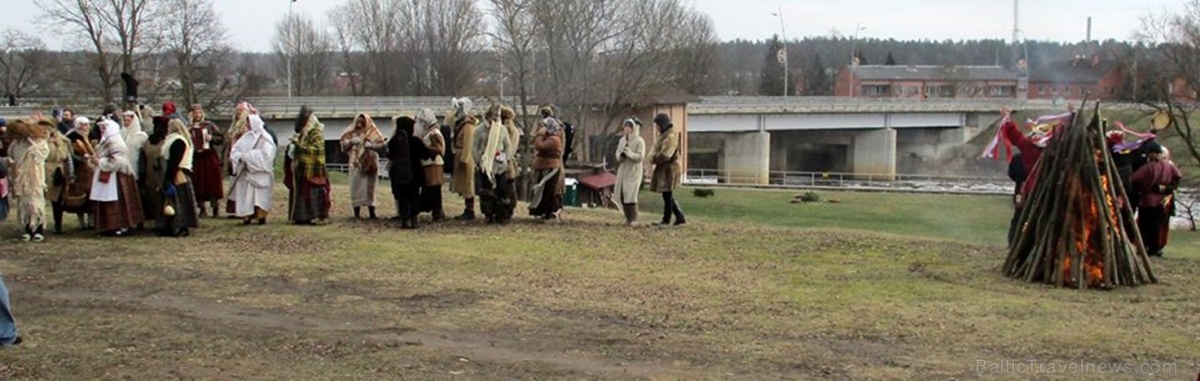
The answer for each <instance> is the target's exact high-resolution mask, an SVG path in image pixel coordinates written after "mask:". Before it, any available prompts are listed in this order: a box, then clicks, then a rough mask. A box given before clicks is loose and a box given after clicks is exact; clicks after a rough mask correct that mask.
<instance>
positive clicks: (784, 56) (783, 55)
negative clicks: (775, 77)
mask: <svg viewBox="0 0 1200 381" xmlns="http://www.w3.org/2000/svg"><path fill="white" fill-rule="evenodd" d="M771 15H772V16H777V17H779V31H780V32H781V33H782V34H783V50H782V51H780V52H779V61H780V63H782V64H783V96H784V97H785V98H786V97H787V96H788V85H789V82H791V78H790V76H791V73H789V70H788V61H789V60H788V53H787V51H788V48H787V44H788V41H787V27H785V26H784V24H783V8H782V7H780V8H779V12H778V13H772V14H771Z"/></svg>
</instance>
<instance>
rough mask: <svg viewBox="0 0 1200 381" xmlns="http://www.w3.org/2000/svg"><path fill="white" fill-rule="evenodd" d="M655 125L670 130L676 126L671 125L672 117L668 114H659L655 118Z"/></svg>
mask: <svg viewBox="0 0 1200 381" xmlns="http://www.w3.org/2000/svg"><path fill="white" fill-rule="evenodd" d="M654 124H656V125H658V127H660V128H669V127H671V126H673V125H674V123H671V116H670V115H667V114H658V115H655V116H654Z"/></svg>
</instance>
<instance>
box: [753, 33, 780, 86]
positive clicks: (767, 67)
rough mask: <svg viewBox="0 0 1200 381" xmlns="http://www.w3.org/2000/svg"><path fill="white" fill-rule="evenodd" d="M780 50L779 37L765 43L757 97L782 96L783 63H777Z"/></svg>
mask: <svg viewBox="0 0 1200 381" xmlns="http://www.w3.org/2000/svg"><path fill="white" fill-rule="evenodd" d="M782 50H783V42H781V41H779V36H778V35H776V36H773V37H771V41H770V42H768V43H767V54H766V57H765V61H764V62H763V68H762V74H761V76H760V77H761V78H760V79H761V82H759V86H758V95H773V96H779V95H783V63H781V62H779V52H780V51H782Z"/></svg>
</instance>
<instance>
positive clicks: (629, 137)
mask: <svg viewBox="0 0 1200 381" xmlns="http://www.w3.org/2000/svg"><path fill="white" fill-rule="evenodd" d="M623 124H624V126H623V129H624V133H625V136H622V137H621V141H620V142H619V143H617V183H616V185H614V186H613V195H615V196H616V197H617V201H618V202H620V203H621V210H622V211H623V212H625V224H626V225H633V224H634V223H636V222H637V217H638V191H640V188H641V186H642V180H643V179H644V176H645V174H644V173H643V172H642V160H643V159H645V157H646V140H645V139H642V136H641V128H642V122H639V121H638V120H637V119H626V120H625V123H623Z"/></svg>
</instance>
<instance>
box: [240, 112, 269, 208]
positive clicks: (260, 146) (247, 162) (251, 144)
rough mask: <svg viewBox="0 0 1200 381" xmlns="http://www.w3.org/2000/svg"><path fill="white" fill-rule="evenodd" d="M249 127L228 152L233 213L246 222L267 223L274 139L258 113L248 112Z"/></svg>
mask: <svg viewBox="0 0 1200 381" xmlns="http://www.w3.org/2000/svg"><path fill="white" fill-rule="evenodd" d="M249 124H250V128H249V130H248V131H246V133H245V134H242V136H241V137H239V138H238V140H237V142H235V143H234V145H233V149H231V150H230V152H229V160H230V164H231V166H232V167H233V176H234V177H233V197H234V199H235V200H236V202H235V208H236V210H235V213H234V214H235V215H236V216H237V217H238V218H241V219H242V223H243V224H245V225H249V224H251V223H252V222H253V221H258V224H259V225H264V224H266V223H267V213H268V212H269V211H270V210H271V192H272V186H273V185H274V184H275V149H276V147H275V141H274V140H272V139H271V135H269V134H267V131H266V129H265V128H264V125H265V124H264V123H263V120H262V118H261V117H259V116H258V115H250V123H249Z"/></svg>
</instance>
